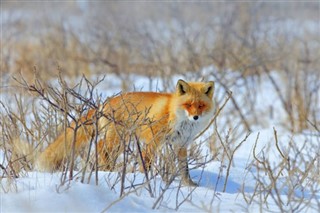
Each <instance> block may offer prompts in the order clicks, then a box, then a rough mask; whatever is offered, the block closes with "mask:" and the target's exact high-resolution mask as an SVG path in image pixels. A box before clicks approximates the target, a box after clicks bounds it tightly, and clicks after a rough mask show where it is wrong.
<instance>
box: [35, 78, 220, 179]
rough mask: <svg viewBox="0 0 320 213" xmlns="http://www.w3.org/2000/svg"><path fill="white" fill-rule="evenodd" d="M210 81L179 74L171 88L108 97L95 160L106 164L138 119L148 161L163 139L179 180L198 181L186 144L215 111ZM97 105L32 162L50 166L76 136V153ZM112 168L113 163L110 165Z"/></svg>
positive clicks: (65, 153) (61, 158)
mask: <svg viewBox="0 0 320 213" xmlns="http://www.w3.org/2000/svg"><path fill="white" fill-rule="evenodd" d="M213 94H214V82H213V81H209V82H205V83H204V82H188V83H187V82H185V81H183V80H179V81H178V82H177V85H176V91H175V92H174V93H157V92H131V93H125V94H122V95H118V96H116V97H113V98H111V99H110V100H109V101H108V102H106V103H105V104H103V105H102V106H101V107H100V110H101V112H102V113H103V115H104V116H101V117H100V118H99V119H98V128H99V131H98V132H99V133H100V134H101V133H103V134H104V135H103V136H102V137H101V138H103V139H102V140H100V141H99V143H98V153H99V156H100V157H99V164H108V163H109V164H110V163H112V162H110V161H114V160H115V159H116V158H117V156H118V155H119V154H120V153H119V147H120V145H121V143H122V142H121V140H123V138H121V137H122V135H123V134H120V133H119V131H122V132H124V131H130V129H133V128H132V126H131V127H130V126H128V125H127V124H128V123H131V124H132V123H135V122H137V121H139V122H138V123H139V126H138V127H136V128H135V129H134V131H135V134H136V136H137V138H139V141H141V142H143V144H144V148H143V150H142V156H143V159H144V162H145V164H146V167H149V166H150V163H151V162H152V160H153V159H154V158H155V155H156V151H157V150H158V149H159V147H161V145H162V144H163V143H164V141H168V142H169V143H170V144H172V145H173V147H175V149H176V150H177V156H178V162H179V167H180V169H181V170H180V171H181V172H180V173H181V174H180V175H181V177H182V181H183V184H186V185H196V184H195V183H194V182H193V181H192V180H191V178H190V174H189V169H188V163H187V147H188V145H190V144H191V143H192V142H193V140H194V138H195V137H196V135H197V134H199V133H200V131H201V130H203V129H204V128H205V127H206V126H207V125H208V124H209V122H210V119H211V118H212V117H213V114H214V102H213ZM95 112H96V111H95V110H89V112H88V113H87V115H86V116H84V117H82V118H81V119H80V122H81V123H82V125H81V126H80V127H79V128H78V130H77V131H76V134H75V130H74V127H75V123H73V124H71V126H70V127H69V128H67V130H66V132H64V133H62V134H61V135H60V136H59V137H58V138H57V139H56V140H55V141H54V142H53V143H52V144H50V145H49V146H48V147H47V148H46V149H45V150H44V151H43V152H42V153H41V154H40V156H39V158H38V159H37V160H36V168H37V169H38V170H41V171H54V170H56V169H58V168H59V166H61V164H62V163H63V161H64V160H65V159H66V157H67V156H68V155H70V152H71V147H72V143H73V141H74V136H75V137H76V138H75V144H74V148H75V153H76V154H79V152H80V150H81V149H82V148H83V147H84V146H88V145H89V141H90V139H91V138H92V137H93V136H94V135H95V134H96V132H97V131H96V129H97V128H95V126H97V125H94V122H93V117H94V115H95ZM109 168H111V167H109Z"/></svg>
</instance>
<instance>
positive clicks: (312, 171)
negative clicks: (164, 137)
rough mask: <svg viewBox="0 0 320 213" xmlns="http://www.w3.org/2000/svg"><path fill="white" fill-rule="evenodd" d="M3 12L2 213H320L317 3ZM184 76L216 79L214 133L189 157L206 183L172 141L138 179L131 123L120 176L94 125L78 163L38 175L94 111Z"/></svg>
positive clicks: (71, 6) (19, 7)
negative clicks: (58, 144)
mask: <svg viewBox="0 0 320 213" xmlns="http://www.w3.org/2000/svg"><path fill="white" fill-rule="evenodd" d="M0 4H1V7H0V8H1V11H0V13H1V40H0V42H1V63H0V73H1V78H0V80H1V87H0V138H1V139H0V186H1V187H0V211H1V212H52V211H54V212H116V211H117V212H119V211H120V212H127V211H128V210H130V211H133V212H150V211H151V210H154V211H161V212H162V211H164V212H174V211H181V212H187V211H188V212H190V211H191V212H319V209H320V70H319V69H320V51H319V50H320V4H319V2H318V1H316V0H315V1H308V2H294V1H293V2H287V1H286V2H274V1H270V2H264V1H252V2H250V1H248V2H238V3H237V2H229V1H219V2H210V1H209V2H198V3H192V2H161V3H160V2H153V1H152V2H144V1H137V2H129V1H110V2H103V1H92V2H91V1H66V2H50V1H45V2H21V1H1V2H0ZM178 79H185V80H186V81H214V82H215V93H214V102H215V103H216V109H215V114H213V115H212V122H211V123H210V125H209V126H208V128H207V129H206V131H204V132H202V133H201V134H199V135H198V136H197V138H195V142H194V143H193V144H191V146H190V147H189V150H188V151H189V156H190V157H189V159H188V163H189V168H190V174H191V178H192V179H193V181H194V182H196V183H197V184H198V185H199V186H197V187H196V186H185V185H184V184H182V181H181V178H180V176H179V173H180V171H179V168H178V166H177V164H178V163H177V160H176V156H175V153H174V152H173V151H172V147H171V145H170V142H167V143H165V144H164V145H163V146H162V147H161V149H160V150H159V152H158V153H157V158H156V159H155V161H154V162H153V165H152V169H151V170H150V171H147V170H146V169H142V170H141V168H139V164H138V162H140V163H141V161H143V158H142V154H141V148H142V149H143V144H142V143H140V140H139V138H138V137H137V135H136V134H135V131H134V130H136V129H138V128H139V125H141V124H140V123H139V122H136V121H135V120H134V119H130V121H129V122H128V124H127V126H125V128H123V129H121V131H120V130H119V132H118V134H119V136H120V138H123V140H122V142H123V144H125V145H124V147H125V148H124V149H123V152H122V153H121V154H120V156H119V158H118V159H117V160H115V161H114V167H113V168H112V169H103V168H101V165H99V160H98V154H99V153H98V151H97V144H98V141H99V140H100V139H101V137H102V136H101V134H99V133H100V132H99V131H101V130H100V129H99V128H98V126H97V125H96V128H95V133H96V134H95V135H94V136H92V137H91V139H90V141H88V147H87V148H86V149H84V150H82V152H81V153H80V157H76V155H75V153H74V152H72V149H71V151H70V153H69V154H68V157H67V159H66V160H65V162H63V164H62V165H61V167H59V169H58V171H56V172H53V173H50V172H42V171H38V170H37V167H36V159H37V157H38V155H39V153H41V152H42V151H43V150H44V149H45V148H46V147H47V146H48V145H49V144H51V143H52V142H53V141H55V139H56V138H57V136H58V135H60V134H63V133H64V132H66V129H67V128H68V127H70V125H71V123H72V122H76V125H75V126H74V128H75V134H76V132H77V131H76V129H77V128H79V127H80V126H81V124H80V123H77V121H78V120H79V118H80V117H83V116H85V115H86V113H87V112H88V110H90V109H99V106H100V105H101V104H102V103H105V102H106V101H108V100H109V98H111V97H114V96H116V95H119V94H121V93H124V92H127V91H154V92H173V91H174V90H175V86H176V82H177V81H178ZM146 113H147V112H146ZM98 116H99V115H97V117H98ZM124 130H125V131H124Z"/></svg>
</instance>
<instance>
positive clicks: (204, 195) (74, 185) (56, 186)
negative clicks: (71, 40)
mask: <svg viewBox="0 0 320 213" xmlns="http://www.w3.org/2000/svg"><path fill="white" fill-rule="evenodd" d="M207 69H209V71H210V69H212V68H207ZM209 71H208V70H204V71H203V72H204V74H205V73H206V72H209ZM211 71H212V70H211ZM180 77H182V76H175V77H173V78H172V85H173V86H174V84H175V82H176V80H177V79H178V78H180ZM129 78H130V81H131V82H134V84H132V87H130V88H129V90H132V89H136V90H150V88H152V89H153V90H154V91H155V90H157V91H162V90H163V87H164V86H163V85H162V82H161V80H160V79H154V80H153V81H152V82H151V83H150V80H149V79H148V78H146V77H143V76H130V77H129ZM187 78H189V79H186V80H192V79H193V76H192V74H191V75H190V76H189V77H187ZM193 80H194V79H193ZM210 80H212V79H210ZM262 82H264V83H262V84H261V85H260V86H259V88H257V90H256V91H257V92H258V94H257V97H258V99H257V100H256V103H257V105H256V109H255V110H257V111H258V112H259V113H261V117H260V118H261V121H263V125H256V126H254V127H253V130H252V132H251V133H250V135H249V136H248V138H247V139H246V140H245V142H244V143H243V144H242V145H241V146H240V147H239V149H237V150H236V151H235V153H234V156H233V162H232V164H231V167H230V173H229V175H227V166H228V165H227V164H228V161H226V160H222V158H221V156H218V157H217V158H216V160H214V161H212V162H209V163H207V164H206V165H205V166H204V168H198V169H193V170H191V176H192V178H193V180H194V181H196V182H198V183H199V187H196V188H194V187H187V186H182V187H180V185H179V180H176V181H175V182H174V183H173V184H171V185H170V187H169V188H168V189H166V191H165V193H164V194H163V197H162V191H163V189H164V188H165V186H166V185H165V183H164V182H163V181H162V180H161V178H160V177H157V178H155V179H154V180H152V181H151V182H150V184H151V188H152V189H153V193H154V196H153V197H152V196H151V195H150V193H149V192H148V190H147V187H145V185H142V186H141V185H139V183H140V182H145V176H144V174H140V173H135V174H127V177H126V182H125V183H126V184H127V186H130V184H131V183H132V180H133V179H134V184H136V188H135V189H127V190H125V193H127V194H125V196H123V197H121V198H120V197H119V195H120V190H121V184H120V182H119V183H117V184H115V185H114V186H112V184H113V183H114V182H116V180H115V179H116V178H117V177H118V175H117V173H112V172H102V171H101V172H99V173H98V179H99V183H98V184H96V183H95V181H94V180H95V177H94V176H93V177H91V178H90V180H89V183H81V181H80V178H75V179H74V180H72V181H70V182H67V183H65V184H63V185H62V184H61V177H62V174H61V173H54V174H49V173H41V172H36V171H34V172H29V173H26V174H25V175H24V177H20V178H17V179H8V178H2V179H1V189H0V212H103V211H107V212H150V211H151V209H152V208H153V207H155V211H161V212H171V211H175V210H178V211H180V212H261V211H271V212H280V211H292V210H293V209H294V208H295V207H297V206H298V204H297V203H298V200H299V199H300V200H302V201H303V202H304V201H305V202H307V201H310V203H308V204H306V205H304V204H301V205H300V207H299V206H298V209H299V210H303V212H319V208H320V205H319V202H320V192H319V190H320V188H319V183H312V180H310V181H301V180H299V178H301V177H303V175H300V176H299V175H296V176H295V175H292V174H291V176H289V175H288V173H290V168H289V169H283V170H282V172H281V174H280V177H278V179H277V182H275V185H279V187H274V188H265V189H264V190H262V188H259V187H258V186H261V184H265V185H267V186H270V177H269V176H268V174H266V173H264V172H262V171H261V170H259V168H260V167H259V166H258V165H257V164H254V163H252V162H256V163H257V161H255V159H254V155H253V153H256V155H257V156H258V157H259V158H260V160H262V157H265V159H264V161H268V162H269V163H270V164H269V165H271V166H273V167H274V168H273V169H274V170H273V171H274V172H276V171H278V170H279V169H281V168H279V167H278V165H280V164H279V163H281V161H283V159H282V158H281V155H280V153H279V151H278V149H277V148H276V144H275V132H274V130H276V131H277V139H278V141H279V146H280V149H281V150H284V152H285V154H286V156H290V158H291V159H292V158H293V159H296V160H297V162H296V165H291V166H292V168H293V169H295V170H297V169H300V170H301V171H306V169H307V168H305V167H306V165H309V164H308V160H309V158H310V159H312V158H315V157H316V156H318V160H317V161H315V162H314V166H315V167H317V166H318V167H319V152H318V151H319V150H320V148H319V147H320V145H319V144H320V139H319V133H316V132H307V133H301V134H293V133H291V132H290V131H288V130H286V129H285V128H283V127H282V126H281V125H280V124H281V123H282V122H284V120H285V117H284V115H283V112H282V108H281V104H280V102H279V100H278V99H277V97H276V95H275V94H274V91H272V89H271V87H270V84H269V83H266V82H267V81H262ZM133 85H134V87H133ZM235 85H237V84H235ZM219 87H220V85H219V84H217V85H216V91H217V94H216V95H215V96H216V97H220V100H222V99H223V97H224V96H225V95H226V93H225V91H224V90H223V89H220V88H219ZM110 88H112V89H110ZM172 89H173V88H172ZM230 89H231V90H233V95H234V97H235V98H237V97H241V92H242V91H241V89H238V88H230ZM120 90H121V81H120V80H118V79H117V78H116V77H115V76H106V78H105V81H104V82H103V83H101V84H100V85H99V86H98V87H97V91H98V92H101V94H102V96H103V97H107V96H109V95H113V94H116V93H117V92H119V91H120ZM239 101H240V100H239ZM269 106H273V107H274V108H276V109H278V110H277V111H275V114H274V115H273V117H272V118H269V117H268V116H266V115H268V110H269ZM230 109H231V104H230V103H228V104H227V106H226V108H225V109H224V111H223V112H222V114H221V115H220V116H219V117H218V120H217V126H218V130H219V132H220V134H221V136H222V137H224V138H226V137H227V134H228V130H225V129H220V128H219V127H222V126H223V125H224V124H225V122H226V118H225V117H227V116H228V115H227V113H228V110H230ZM235 120H236V119H235ZM235 122H237V121H235ZM213 129H214V128H213V127H211V128H210V129H209V130H208V131H209V132H208V133H206V134H204V135H202V136H201V137H200V138H199V139H198V143H200V142H201V141H205V142H208V141H210V140H208V139H207V137H208V136H210V135H211V133H212V132H213ZM232 131H233V130H231V132H232ZM246 134H247V132H245V131H243V132H241V133H239V134H237V135H236V136H235V135H232V134H230V135H229V137H230V138H229V139H228V140H229V141H233V143H234V146H233V148H232V147H231V148H230V149H231V150H232V149H234V148H235V146H236V145H237V144H239V143H240V142H241V141H243V140H244V139H245V136H246ZM232 137H236V138H232ZM290 143H291V144H295V145H294V146H293V147H295V149H294V150H293V149H287V148H288V147H290ZM225 145H228V144H225ZM201 146H202V152H201V154H203V156H205V155H207V154H208V153H210V152H209V149H208V146H207V144H205V143H204V144H202V145H201ZM220 150H221V149H220ZM297 150H298V151H297ZM297 153H298V154H297ZM219 154H221V153H219ZM293 162H294V161H293ZM298 164H299V166H297V165H298ZM300 164H301V165H300ZM309 169H310V168H309ZM311 170H312V169H311ZM318 171H319V169H318ZM293 172H294V171H293ZM297 174H300V173H297ZM288 177H290V178H289V179H290V180H288ZM294 178H297V179H294ZM307 178H308V175H307ZM226 180H227V185H226V189H225V190H224V183H225V181H226ZM318 180H319V179H318ZM87 181H88V178H86V179H85V182H87ZM258 181H260V182H259V183H260V185H259V184H258ZM261 181H262V182H261ZM300 181H301V182H300ZM299 184H301V185H299ZM308 184H309V185H308ZM310 184H311V185H310ZM257 187H258V188H257ZM290 188H292V189H293V190H290ZM259 190H261V192H260V193H257V192H258V191H259ZM277 190H278V191H277ZM268 193H270V196H266V194H268ZM292 193H293V194H294V195H292ZM263 196H265V197H263ZM277 196H279V197H277ZM251 198H252V199H251ZM294 198H295V199H296V200H295V199H294ZM280 199H281V202H283V203H280V204H279V203H278V201H279V200H280ZM287 199H289V200H287ZM262 201H265V202H262ZM295 202H296V203H295ZM180 204H181V205H180ZM301 206H305V207H303V208H301ZM300 208H301V209H300Z"/></svg>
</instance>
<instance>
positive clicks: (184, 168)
mask: <svg viewBox="0 0 320 213" xmlns="http://www.w3.org/2000/svg"><path fill="white" fill-rule="evenodd" d="M178 169H179V172H180V174H181V178H182V183H183V184H185V185H188V186H198V184H196V183H194V182H193V181H192V179H191V177H190V173H189V167H188V152H187V148H185V147H182V148H179V149H178Z"/></svg>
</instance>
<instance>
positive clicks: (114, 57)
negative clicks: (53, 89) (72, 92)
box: [1, 0, 320, 131]
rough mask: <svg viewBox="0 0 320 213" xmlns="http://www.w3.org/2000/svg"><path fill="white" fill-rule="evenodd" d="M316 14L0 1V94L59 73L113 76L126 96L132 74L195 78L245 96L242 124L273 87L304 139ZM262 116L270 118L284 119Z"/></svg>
mask: <svg viewBox="0 0 320 213" xmlns="http://www.w3.org/2000/svg"><path fill="white" fill-rule="evenodd" d="M319 11H320V3H319V2H317V1H314V2H312V1H311V2H300V1H290V2H275V1H270V2H269V1H252V2H231V1H215V2H197V3H196V2H177V1H172V2H170V1H166V2H154V1H150V2H149V1H137V2H134V1H132V2H129V1H110V2H103V1H94V2H91V1H83V0H81V1H80V0H79V1H72V0H70V1H66V2H61V1H45V2H39V1H37V2H32V1H31V2H27V1H26V2H21V1H19V2H17V1H16V2H11V1H5V0H2V1H1V26H2V35H1V81H2V84H3V85H4V86H3V87H2V89H1V90H2V91H4V90H6V88H7V87H6V85H10V84H11V82H12V76H16V75H18V74H19V73H21V74H22V75H23V76H24V78H25V79H26V80H27V81H29V80H30V81H31V80H32V79H34V76H35V75H37V76H38V77H39V78H41V79H42V80H44V81H51V80H52V79H55V78H57V76H58V74H59V71H60V72H61V73H62V75H63V76H64V77H65V78H66V79H73V78H76V77H79V76H81V75H82V74H84V75H86V76H96V75H106V74H113V75H116V76H117V77H119V78H120V79H122V80H123V84H122V89H123V90H125V89H126V88H129V87H130V85H128V84H132V82H128V81H127V76H128V74H130V75H131V74H137V75H143V76H147V77H149V78H150V79H152V78H154V77H158V78H161V79H162V80H163V82H171V81H170V79H171V78H172V76H173V75H181V76H184V75H188V74H190V73H192V80H201V79H214V80H215V81H216V82H217V83H219V85H220V87H221V88H224V89H225V90H230V89H233V90H235V91H238V90H239V91H241V94H236V97H238V99H239V100H238V101H237V100H236V99H234V100H233V104H234V106H235V107H236V110H237V111H239V110H242V111H243V112H241V113H239V114H240V118H241V120H242V121H243V120H244V119H245V118H246V114H250V113H252V112H255V104H256V100H257V97H256V96H257V91H256V88H257V87H258V85H261V82H264V81H266V80H267V81H268V82H269V83H270V85H271V90H272V93H274V94H275V96H276V97H277V99H278V100H279V102H280V106H281V107H282V108H283V111H281V113H284V114H286V119H287V120H288V121H289V123H290V124H289V125H288V124H286V126H288V128H289V129H291V130H293V131H302V130H303V129H305V128H307V126H308V120H310V121H312V123H313V124H318V120H317V119H318V116H319V106H318V105H317V103H318V102H319V94H318V93H319V82H320V77H319V75H320V74H319V73H320V72H319V67H320V51H319V50H320V36H319V35H320V23H319V19H320V12H319ZM208 67H210V68H211V69H209V71H208V72H203V70H204V69H206V68H208ZM207 70H208V69H207ZM210 70H211V71H210ZM35 73H36V74H35ZM230 73H233V74H230ZM275 73H276V74H275ZM261 76H264V78H263V77H261ZM239 79H240V80H241V81H240V83H239ZM172 87H174V85H173V84H172V83H168V86H167V87H166V86H164V87H163V90H167V89H172ZM239 88H242V90H240V89H239ZM271 90H270V91H271ZM7 91H12V89H7ZM240 102H241V103H240ZM270 104H271V105H272V103H270ZM265 107H266V108H268V112H267V114H268V115H269V116H270V117H272V116H273V114H274V113H273V112H274V111H276V110H278V109H277V108H276V109H274V107H273V106H269V105H268V106H265ZM256 114H257V115H256V116H255V117H252V116H251V115H250V116H251V117H252V118H250V119H251V120H252V121H253V120H255V121H254V122H255V123H257V120H259V119H258V117H259V116H260V115H259V113H258V112H257V113H256ZM248 116H249V115H248ZM250 119H249V118H248V119H246V120H250ZM244 123H245V126H246V128H247V129H250V128H249V126H250V124H249V123H250V121H246V122H244ZM246 123H247V124H246Z"/></svg>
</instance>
